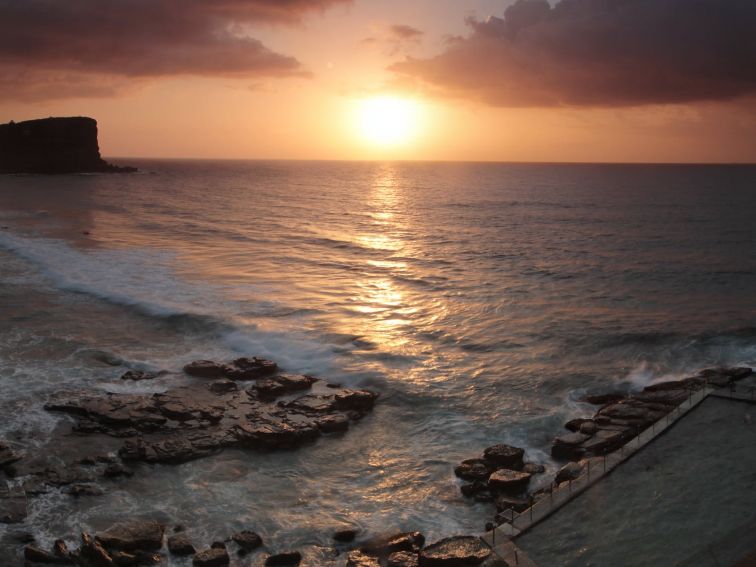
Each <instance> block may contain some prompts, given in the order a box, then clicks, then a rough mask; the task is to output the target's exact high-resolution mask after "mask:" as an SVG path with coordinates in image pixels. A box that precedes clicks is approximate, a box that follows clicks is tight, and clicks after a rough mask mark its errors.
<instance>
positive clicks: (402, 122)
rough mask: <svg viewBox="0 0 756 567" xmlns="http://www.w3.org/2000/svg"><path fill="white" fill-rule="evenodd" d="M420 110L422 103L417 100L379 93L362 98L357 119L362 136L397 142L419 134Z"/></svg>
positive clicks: (372, 141)
mask: <svg viewBox="0 0 756 567" xmlns="http://www.w3.org/2000/svg"><path fill="white" fill-rule="evenodd" d="M421 114H422V109H421V106H420V104H419V103H418V102H417V101H415V100H410V99H404V98H400V97H394V96H379V97H372V98H368V99H364V100H361V101H359V102H358V103H357V105H356V110H355V116H354V121H355V126H356V129H357V133H358V134H359V136H360V137H361V138H362V139H363V140H365V141H367V142H369V143H370V144H374V145H376V146H398V145H406V144H408V143H410V142H412V141H413V140H415V139H416V138H417V137H418V135H419V133H420V128H421V121H422V120H421V119H422V116H421Z"/></svg>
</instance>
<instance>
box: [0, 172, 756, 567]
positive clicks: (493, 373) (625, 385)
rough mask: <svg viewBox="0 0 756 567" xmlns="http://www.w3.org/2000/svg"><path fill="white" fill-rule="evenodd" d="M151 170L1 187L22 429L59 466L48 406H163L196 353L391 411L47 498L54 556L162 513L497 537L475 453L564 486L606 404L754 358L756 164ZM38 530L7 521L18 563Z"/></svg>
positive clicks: (276, 525) (307, 540) (173, 517)
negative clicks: (566, 436) (475, 482)
mask: <svg viewBox="0 0 756 567" xmlns="http://www.w3.org/2000/svg"><path fill="white" fill-rule="evenodd" d="M129 165H136V166H137V167H139V169H140V173H138V174H131V175H107V174H105V175H71V176H0V226H1V227H2V228H1V229H0V403H1V404H2V406H1V407H2V408H3V412H2V416H3V417H2V419H1V420H0V439H11V440H14V441H18V442H19V443H21V444H22V445H23V446H25V447H26V450H27V451H28V452H30V453H33V452H34V451H35V450H41V451H43V450H44V448H45V445H46V443H49V441H50V438H51V435H52V433H53V432H54V431H55V430H56V427H58V426H59V424H60V422H61V421H65V420H67V419H68V418H66V417H64V416H61V415H58V414H52V413H49V412H47V411H45V410H44V408H43V405H44V403H45V401H46V399H47V398H48V397H49V396H50V395H51V394H53V393H54V392H57V391H60V390H66V389H81V388H84V389H92V390H100V391H110V392H158V391H163V390H166V389H168V388H170V387H174V386H177V385H182V384H186V383H187V381H189V380H190V379H189V378H187V377H186V376H185V375H183V374H182V373H181V372H180V370H181V368H182V366H183V365H184V364H186V363H187V362H190V361H192V360H195V359H200V358H210V359H218V360H227V359H230V358H235V357H237V356H241V355H256V356H264V357H267V358H271V359H274V360H276V361H277V362H278V363H279V365H280V366H282V367H284V368H285V369H286V370H288V371H292V372H301V373H309V374H313V375H316V376H319V377H322V378H326V379H328V380H330V381H334V382H338V383H341V384H344V385H348V386H355V387H361V388H368V389H371V390H374V391H376V392H379V393H380V398H379V400H378V402H377V404H376V407H375V409H374V411H373V412H372V414H370V415H369V416H368V417H366V418H365V419H364V420H362V421H361V422H359V423H358V424H356V425H354V426H353V427H352V428H350V430H349V432H348V433H346V434H345V435H343V436H341V437H329V438H321V439H320V440H319V441H317V442H316V443H314V444H311V445H308V446H305V447H303V448H300V449H298V450H295V451H285V452H272V453H256V452H251V451H241V450H227V451H225V452H223V453H221V454H219V455H216V456H212V457H207V458H204V459H201V460H197V461H193V462H189V463H185V464H181V465H140V466H139V467H137V471H136V472H137V474H135V476H134V477H132V478H131V479H126V480H120V481H118V482H117V483H111V484H109V485H108V487H107V493H106V494H105V495H104V496H101V497H96V498H81V499H77V500H74V499H73V498H71V497H70V496H68V495H66V494H63V493H62V492H60V491H58V490H52V491H51V492H49V493H47V494H44V495H41V496H39V497H36V498H33V499H31V500H30V504H29V517H28V519H27V523H26V525H25V526H24V529H26V530H27V531H30V532H32V533H34V534H36V535H37V538H38V541H40V542H42V543H43V545H49V544H50V543H51V542H52V540H53V539H55V538H57V537H61V536H64V537H66V539H67V540H68V541H69V543H74V542H75V541H76V540H77V538H78V533H79V532H80V531H81V530H82V529H87V530H98V529H102V528H104V527H107V526H108V525H110V524H111V523H112V522H114V521H116V520H119V519H122V518H124V517H130V516H149V517H156V518H159V519H161V520H163V521H165V522H167V523H169V524H170V525H173V524H183V525H185V526H186V527H187V533H188V534H189V535H190V536H191V537H192V538H193V539H195V540H196V541H197V542H198V543H203V544H209V543H210V542H211V541H214V540H217V539H224V538H225V537H227V536H228V535H230V534H231V533H233V532H234V531H238V530H241V529H254V530H255V531H257V532H258V533H260V534H261V535H262V537H263V539H264V541H265V542H266V544H267V545H268V546H269V548H270V549H273V550H275V549H284V548H285V549H300V550H302V551H303V552H304V553H305V556H306V558H307V561H308V562H309V563H308V564H311V565H330V564H334V565H335V564H337V561H338V560H334V559H332V554H333V552H332V550H331V549H330V548H331V547H332V545H333V542H332V540H331V536H332V533H333V531H334V530H335V529H337V528H340V527H344V526H353V527H357V528H359V529H361V530H362V533H363V534H365V535H366V534H380V533H386V532H389V531H392V530H397V529H404V530H407V529H418V530H421V531H423V532H424V533H425V534H426V536H427V537H428V539H429V540H434V539H436V538H440V537H444V536H448V535H454V534H467V533H481V532H482V531H483V528H484V524H485V522H486V521H489V520H490V519H491V516H492V507H491V505H490V504H476V503H474V502H472V501H471V500H467V499H465V498H464V497H462V495H461V494H460V491H459V484H458V481H457V479H456V478H455V477H454V474H453V466H454V465H455V464H456V463H458V462H459V461H460V460H461V459H464V458H468V457H472V456H476V455H477V454H479V453H480V452H481V451H482V450H483V449H484V448H485V447H487V446H489V445H492V444H494V443H497V442H504V443H509V444H513V445H518V446H521V447H524V448H526V451H527V456H528V459H529V460H531V461H535V462H539V463H542V464H544V465H545V466H546V467H547V469H548V472H549V473H553V472H554V471H555V470H556V467H557V465H556V464H555V463H554V462H553V461H552V460H551V458H550V456H549V449H550V444H551V440H552V439H553V437H555V436H556V435H558V434H559V433H560V432H561V431H562V426H563V423H564V422H565V421H567V420H568V419H570V418H573V417H578V416H580V415H589V414H591V413H592V408H591V407H589V406H586V405H584V404H582V403H581V402H580V401H579V399H580V397H581V396H582V395H584V394H585V393H587V392H607V391H630V390H634V389H638V388H640V387H642V386H644V385H646V384H648V383H650V382H652V381H657V380H664V379H671V378H679V377H684V376H688V375H690V374H692V373H695V372H696V371H697V370H699V369H702V368H705V367H711V366H716V365H756V167H754V166H734V165H733V166H688V165H535V164H532V165H531V164H482V163H405V162H402V163H358V162H286V161H264V162H263V161H178V160H130V161H129ZM129 369H146V370H153V371H157V370H167V371H169V372H168V373H166V374H164V375H161V376H160V377H158V378H157V379H155V380H152V381H146V382H138V383H131V382H129V383H126V382H123V381H121V380H119V377H120V375H121V374H123V373H124V372H125V371H126V370H129ZM543 478H544V480H542V481H536V486H537V482H546V483H548V478H547V475H544V477H543ZM17 529H18V527H9V526H5V525H2V524H0V551H1V550H4V551H3V552H4V553H17V552H18V546H17V545H16V544H11V543H9V540H8V537H7V536H8V534H10V533H11V531H12V530H17ZM254 561H256V560H254V559H253V563H252V565H256V563H254ZM166 564H167V565H176V566H183V565H188V564H189V563H187V562H182V561H180V560H177V559H175V558H168V559H167V563H166Z"/></svg>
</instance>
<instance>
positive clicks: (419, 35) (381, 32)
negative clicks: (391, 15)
mask: <svg viewBox="0 0 756 567" xmlns="http://www.w3.org/2000/svg"><path fill="white" fill-rule="evenodd" d="M424 35H425V32H424V31H422V30H420V29H418V28H416V27H413V26H409V25H407V24H374V25H373V35H371V36H370V37H367V38H365V39H363V40H362V43H363V44H365V45H372V46H377V47H379V48H380V49H381V51H382V52H383V53H384V55H390V56H393V55H397V54H399V53H404V54H406V53H407V51H408V50H409V49H410V48H411V47H413V46H415V45H418V44H419V43H420V42H421V41H422V39H423V36H424Z"/></svg>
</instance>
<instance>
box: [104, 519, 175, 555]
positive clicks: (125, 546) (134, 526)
mask: <svg viewBox="0 0 756 567" xmlns="http://www.w3.org/2000/svg"><path fill="white" fill-rule="evenodd" d="M164 532H165V526H163V525H162V524H160V523H158V522H155V521H153V520H131V521H127V522H122V523H119V524H115V525H113V526H111V527H110V528H108V529H107V530H105V531H104V532H100V533H98V534H97V536H96V538H95V539H96V540H97V541H98V542H99V543H101V544H102V545H103V546H104V547H105V548H107V549H118V550H122V551H136V550H158V549H160V548H161V547H162V546H163V533H164Z"/></svg>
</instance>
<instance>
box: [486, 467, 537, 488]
mask: <svg viewBox="0 0 756 567" xmlns="http://www.w3.org/2000/svg"><path fill="white" fill-rule="evenodd" d="M531 476H532V475H531V474H530V473H526V472H521V471H513V470H510V469H498V470H495V471H494V472H492V473H491V476H490V477H489V478H488V487H489V488H490V489H491V490H492V491H494V492H508V493H517V492H522V491H523V490H525V488H527V486H528V483H529V482H530V477H531Z"/></svg>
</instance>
